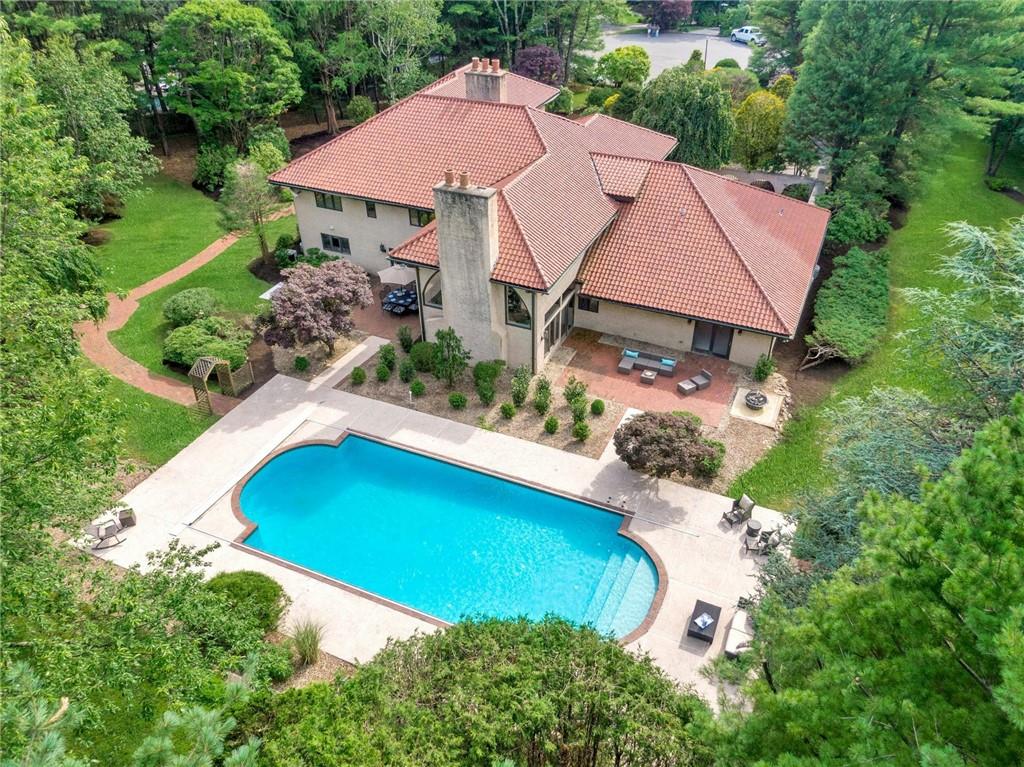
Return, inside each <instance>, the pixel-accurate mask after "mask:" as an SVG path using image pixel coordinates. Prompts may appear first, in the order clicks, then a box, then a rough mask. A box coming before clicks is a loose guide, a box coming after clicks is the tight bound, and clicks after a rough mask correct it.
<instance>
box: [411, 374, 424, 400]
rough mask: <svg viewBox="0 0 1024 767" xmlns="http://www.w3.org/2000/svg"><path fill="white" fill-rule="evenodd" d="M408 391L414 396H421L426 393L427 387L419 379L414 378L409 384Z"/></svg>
mask: <svg viewBox="0 0 1024 767" xmlns="http://www.w3.org/2000/svg"><path fill="white" fill-rule="evenodd" d="M409 391H411V392H412V396H414V397H422V396H423V395H424V394H426V393H427V387H426V385H425V384H424V383H423V381H421V380H420V379H418V378H417V379H416V380H415V381H413V382H412V383H411V384H410V385H409Z"/></svg>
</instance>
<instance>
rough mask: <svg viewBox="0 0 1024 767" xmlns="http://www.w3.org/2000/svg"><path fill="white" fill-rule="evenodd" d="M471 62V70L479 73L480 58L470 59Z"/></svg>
mask: <svg viewBox="0 0 1024 767" xmlns="http://www.w3.org/2000/svg"><path fill="white" fill-rule="evenodd" d="M470 61H471V62H472V64H471V66H470V69H471V70H472V71H474V72H476V71H479V69H480V57H479V56H474V57H473V58H472V59H470Z"/></svg>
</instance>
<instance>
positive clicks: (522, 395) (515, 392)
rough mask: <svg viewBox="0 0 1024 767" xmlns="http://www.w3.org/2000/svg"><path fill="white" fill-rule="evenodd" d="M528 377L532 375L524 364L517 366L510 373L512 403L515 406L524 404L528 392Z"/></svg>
mask: <svg viewBox="0 0 1024 767" xmlns="http://www.w3.org/2000/svg"><path fill="white" fill-rule="evenodd" d="M530 378H532V376H531V375H530V370H529V368H527V367H526V365H520V366H519V367H517V368H516V372H515V373H514V374H513V375H512V404H513V405H515V406H516V407H522V406H523V405H524V404H526V398H527V397H528V396H529V394H530Z"/></svg>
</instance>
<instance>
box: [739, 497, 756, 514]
mask: <svg viewBox="0 0 1024 767" xmlns="http://www.w3.org/2000/svg"><path fill="white" fill-rule="evenodd" d="M740 508H741V509H743V510H744V511H753V510H754V501H753V500H752V499H751V498H750V496H748V495H747V494H746V493H744V494H743V497H742V498H740Z"/></svg>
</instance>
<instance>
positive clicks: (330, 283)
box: [264, 259, 373, 348]
mask: <svg viewBox="0 0 1024 767" xmlns="http://www.w3.org/2000/svg"><path fill="white" fill-rule="evenodd" d="M281 274H282V275H283V276H284V278H285V283H284V285H283V286H282V287H281V288H280V289H279V290H278V291H277V292H276V293H274V295H273V296H272V297H271V299H270V300H271V303H272V304H273V307H274V322H273V325H272V326H271V327H270V329H269V330H267V332H266V334H265V335H264V338H265V339H266V341H267V343H268V344H278V345H280V346H285V347H290V346H294V345H295V344H296V343H298V344H309V343H314V342H320V343H322V344H324V345H325V346H327V347H328V348H331V347H332V346H333V344H334V341H335V339H336V338H337V337H338V336H339V335H342V334H346V333H350V332H352V329H353V327H354V324H353V322H352V308H353V307H354V306H359V307H364V306H369V305H370V304H372V303H373V293H372V292H371V291H370V278H369V276H367V274H366V272H365V271H363V270H362V269H360V268H359V267H358V266H356V265H355V264H353V263H352V262H351V261H345V260H344V259H339V260H337V261H327V262H326V263H323V264H321V265H320V266H311V265H310V264H299V265H298V266H296V267H294V268H293V269H284V270H282V272H281Z"/></svg>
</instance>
